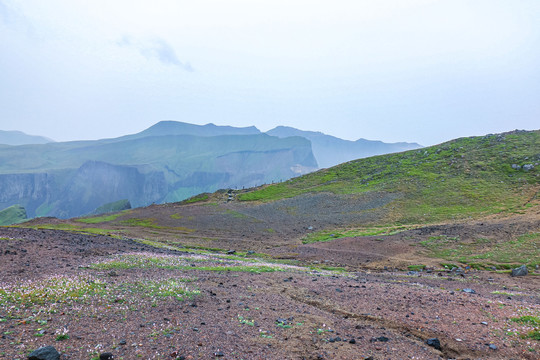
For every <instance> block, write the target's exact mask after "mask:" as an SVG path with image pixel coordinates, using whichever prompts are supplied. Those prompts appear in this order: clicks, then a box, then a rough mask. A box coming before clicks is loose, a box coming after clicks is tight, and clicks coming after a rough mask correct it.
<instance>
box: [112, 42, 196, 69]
mask: <svg viewBox="0 0 540 360" xmlns="http://www.w3.org/2000/svg"><path fill="white" fill-rule="evenodd" d="M116 44H117V45H118V46H122V47H132V48H135V49H137V51H139V53H140V54H141V55H142V56H144V57H145V58H147V59H156V60H158V61H159V62H161V63H162V64H164V65H171V66H176V67H179V68H182V69H184V70H186V71H190V72H191V71H193V68H192V67H191V64H190V63H188V62H182V61H180V60H179V59H178V56H177V55H176V52H175V51H174V48H173V47H172V46H171V45H169V43H167V42H166V41H165V40H163V39H159V38H156V39H152V40H149V41H145V42H142V41H136V40H134V39H133V38H131V37H130V36H124V37H123V38H122V39H120V40H119V41H117V42H116Z"/></svg>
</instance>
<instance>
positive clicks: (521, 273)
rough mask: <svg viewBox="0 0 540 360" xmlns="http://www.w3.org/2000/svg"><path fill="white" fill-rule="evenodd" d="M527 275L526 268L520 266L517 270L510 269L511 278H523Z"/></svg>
mask: <svg viewBox="0 0 540 360" xmlns="http://www.w3.org/2000/svg"><path fill="white" fill-rule="evenodd" d="M528 273H529V271H528V270H527V266H525V265H521V266H520V267H518V268H515V269H512V276H525V275H527V274H528Z"/></svg>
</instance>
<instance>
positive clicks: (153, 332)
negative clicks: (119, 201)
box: [0, 228, 540, 359]
mask: <svg viewBox="0 0 540 360" xmlns="http://www.w3.org/2000/svg"><path fill="white" fill-rule="evenodd" d="M415 231H419V230H415ZM0 238H1V240H0V254H1V255H0V278H1V279H2V282H1V285H0V286H1V288H0V331H1V334H2V336H1V339H0V348H1V350H0V358H3V359H26V356H27V355H28V353H30V352H31V351H32V350H35V349H37V348H39V347H41V346H44V345H52V346H54V347H55V348H56V349H57V350H58V351H59V352H60V353H61V354H62V355H61V358H62V359H98V358H99V356H100V354H104V353H111V354H113V355H114V356H115V359H135V358H144V359H214V358H220V359H407V358H410V359H413V358H416V359H439V358H441V359H446V358H456V359H511V358H513V359H537V358H538V356H539V355H538V354H539V353H540V342H539V340H538V338H536V337H535V336H537V335H535V334H538V326H539V325H538V323H535V321H538V320H539V317H540V293H539V291H538V289H539V285H540V277H539V276H537V275H535V274H529V275H528V276H525V277H510V276H509V275H508V274H507V273H502V274H501V273H497V272H493V271H491V272H487V271H475V270H468V269H463V270H461V269H453V270H452V271H451V270H450V269H446V270H444V269H442V268H440V267H439V268H434V269H432V270H431V269H427V270H426V269H424V271H410V270H407V269H402V270H396V269H394V268H393V267H391V266H390V267H388V266H387V267H386V269H384V268H382V269H380V271H376V270H374V269H369V268H366V267H361V266H356V265H355V266H350V264H349V266H348V267H347V269H344V268H332V267H330V266H328V263H325V262H324V258H323V257H321V258H319V261H315V264H314V261H313V260H312V261H310V262H302V263H299V262H287V261H285V260H276V259H275V258H274V257H265V258H262V259H261V258H257V254H252V253H249V254H246V253H236V254H233V251H229V254H227V253H211V252H208V251H201V250H199V251H196V250H191V251H179V250H175V248H174V247H173V246H169V247H168V248H167V247H165V246H160V247H156V246H150V245H148V243H149V242H148V241H147V242H146V244H144V243H141V241H140V240H136V239H135V240H132V239H129V238H127V237H124V238H117V237H116V238H115V237H110V236H103V235H85V234H81V233H74V232H65V231H59V230H33V229H24V228H0ZM343 241H344V240H343ZM325 244H330V243H325ZM154 245H156V244H154ZM345 245H346V241H345V242H344V243H342V244H341V245H340V246H345ZM312 248H313V247H311V249H312ZM302 251H303V250H301V251H300V252H302ZM305 251H308V250H305ZM339 254H340V253H339V252H336V251H334V252H332V265H338V264H340V263H343V264H346V263H350V261H349V260H347V259H348V258H349V257H350V252H349V251H343V254H345V255H346V256H345V255H344V256H343V257H342V258H340V257H339ZM310 256H311V257H313V256H315V257H317V256H320V255H319V253H317V252H315V253H312V254H311V255H310ZM340 259H343V260H340ZM317 262H318V263H319V264H317ZM325 264H326V265H325ZM535 328H536V333H534V331H535V330H534V329H535ZM428 339H431V342H430V344H432V346H430V345H428V344H427V341H428ZM433 339H438V341H439V343H440V348H439V347H438V346H436V345H437V342H436V341H434V340H433Z"/></svg>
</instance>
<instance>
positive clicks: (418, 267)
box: [407, 264, 426, 271]
mask: <svg viewBox="0 0 540 360" xmlns="http://www.w3.org/2000/svg"><path fill="white" fill-rule="evenodd" d="M425 268H426V265H423V264H421V265H409V266H407V269H409V270H410V271H422V270H424V269H425Z"/></svg>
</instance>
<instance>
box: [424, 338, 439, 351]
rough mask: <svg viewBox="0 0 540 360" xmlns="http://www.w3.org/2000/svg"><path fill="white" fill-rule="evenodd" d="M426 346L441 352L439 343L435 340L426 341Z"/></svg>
mask: <svg viewBox="0 0 540 360" xmlns="http://www.w3.org/2000/svg"><path fill="white" fill-rule="evenodd" d="M426 344H428V345H429V346H431V347H433V348H435V349H437V350H441V342H440V341H439V339H437V338H431V339H427V340H426Z"/></svg>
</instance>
